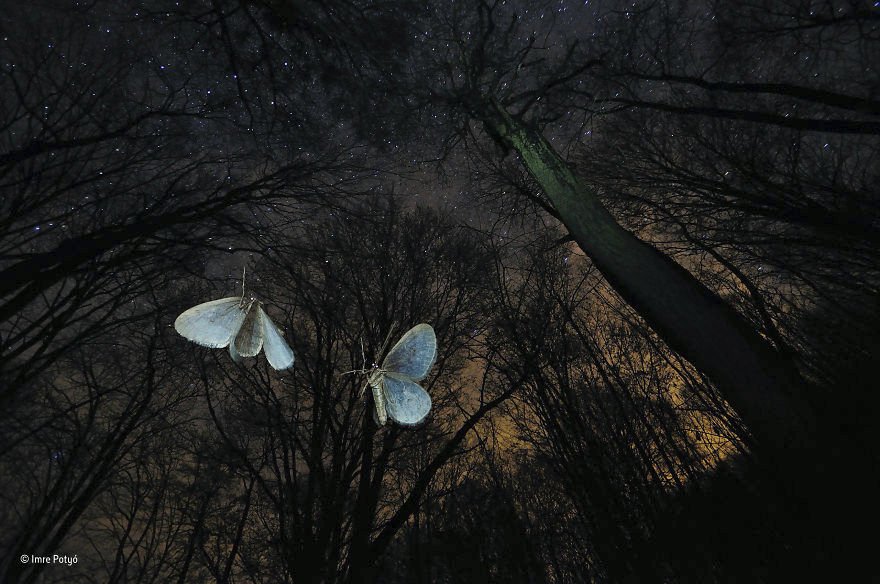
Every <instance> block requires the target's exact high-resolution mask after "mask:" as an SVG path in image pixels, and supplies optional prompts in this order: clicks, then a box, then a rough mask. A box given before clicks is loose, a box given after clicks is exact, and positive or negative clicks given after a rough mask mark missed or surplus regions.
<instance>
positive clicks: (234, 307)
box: [174, 296, 246, 349]
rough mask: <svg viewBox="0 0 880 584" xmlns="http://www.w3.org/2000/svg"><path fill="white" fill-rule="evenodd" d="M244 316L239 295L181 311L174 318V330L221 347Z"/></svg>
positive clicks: (206, 344) (197, 340) (238, 326)
mask: <svg viewBox="0 0 880 584" xmlns="http://www.w3.org/2000/svg"><path fill="white" fill-rule="evenodd" d="M245 316H246V313H245V311H244V310H243V308H242V306H241V298H240V297H238V296H234V297H231V298H221V299H220V300H212V301H210V302H205V303H202V304H199V305H197V306H193V307H192V308H190V309H189V310H186V311H184V312H183V313H181V314H180V316H178V317H177V318H176V319H175V321H174V329H175V330H176V331H177V332H178V333H179V334H180V335H181V336H182V337H183V338H185V339H187V340H190V341H192V342H194V343H196V344H199V345H202V346H203V347H210V348H212V349H222V348H223V347H225V346H227V345H228V344H229V343H230V342H231V341H232V339H234V338H235V335H236V333H238V330H239V329H240V328H241V324H242V322H244V319H245Z"/></svg>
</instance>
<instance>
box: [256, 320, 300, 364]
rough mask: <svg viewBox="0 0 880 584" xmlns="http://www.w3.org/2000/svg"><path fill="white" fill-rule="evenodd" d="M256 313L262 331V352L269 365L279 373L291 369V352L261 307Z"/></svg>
mask: <svg viewBox="0 0 880 584" xmlns="http://www.w3.org/2000/svg"><path fill="white" fill-rule="evenodd" d="M256 312H257V313H258V314H259V317H260V323H261V326H262V329H263V351H264V352H265V353H266V360H267V361H268V362H269V365H271V366H272V367H273V368H275V369H276V370H279V371H280V370H282V369H287V368H289V367H292V366H293V351H292V350H291V348H290V347H289V346H288V344H287V342H285V340H284V337H282V336H281V332H280V331H279V330H278V328H277V327H276V326H275V323H274V322H272V320H271V319H270V318H269V315H268V314H266V312H265V311H264V310H263V308H262V307H261V306H257V310H256Z"/></svg>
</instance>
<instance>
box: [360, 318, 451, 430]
mask: <svg viewBox="0 0 880 584" xmlns="http://www.w3.org/2000/svg"><path fill="white" fill-rule="evenodd" d="M436 357H437V336H436V335H435V334H434V329H433V328H431V325H429V324H424V323H422V324H417V325H416V326H414V327H413V328H411V329H409V330H408V331H407V332H406V334H404V335H403V336H402V337H401V338H400V340H399V341H397V344H396V345H394V346H393V347H392V348H391V350H390V351H389V352H388V355H387V356H386V357H385V360H384V361H382V366H381V367H377V368H375V369H374V370H373V371H372V372H371V373H370V376H369V378H368V380H367V384H368V385H369V386H370V387H371V388H372V390H373V402H374V403H375V405H376V418H377V419H378V421H379V424H380V425H383V426H384V425H385V423H386V422H387V421H388V418H391V420H392V421H394V422H396V423H398V424H400V425H402V426H415V425H417V424H419V423H420V422H421V421H422V420H424V419H425V416H427V415H428V412H429V411H431V396H429V395H428V392H426V391H425V390H424V389H423V388H422V386H420V385H419V384H418V383H416V382H417V381H421V380H422V379H424V378H425V376H426V375H428V370H430V369H431V366H432V365H433V364H434V359H435V358H436Z"/></svg>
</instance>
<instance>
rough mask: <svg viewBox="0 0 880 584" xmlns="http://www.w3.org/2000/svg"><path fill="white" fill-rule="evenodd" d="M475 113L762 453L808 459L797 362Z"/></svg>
mask: <svg viewBox="0 0 880 584" xmlns="http://www.w3.org/2000/svg"><path fill="white" fill-rule="evenodd" d="M476 115H477V116H478V117H479V118H480V119H481V121H482V122H483V123H484V124H486V125H487V129H488V131H489V132H490V133H491V134H493V135H495V136H496V137H497V138H498V139H500V140H502V141H503V142H504V143H505V144H506V145H508V146H510V147H511V148H513V149H515V150H516V151H517V152H518V153H519V155H520V156H521V158H522V161H523V163H524V164H525V166H526V168H527V169H528V171H529V173H530V174H531V175H532V176H533V177H534V178H535V180H536V181H537V182H538V183H539V184H540V185H541V187H542V188H543V190H544V192H545V193H546V194H547V196H548V197H549V198H550V200H551V201H552V203H553V205H554V206H555V208H556V210H557V211H558V212H559V215H560V217H561V219H562V221H563V223H564V224H565V226H566V227H567V228H568V230H569V232H570V233H571V235H572V237H574V239H575V241H576V242H577V243H578V245H579V246H580V247H581V249H583V251H584V252H585V253H586V254H587V255H589V256H590V258H591V259H592V260H593V262H594V264H595V265H596V267H597V268H598V269H599V270H600V271H601V272H602V274H603V275H604V276H605V278H606V279H607V280H608V282H609V283H610V284H611V285H612V287H613V288H614V289H615V290H616V291H617V293H618V294H620V295H621V296H622V297H623V299H624V300H625V301H626V302H628V303H629V304H630V305H631V306H632V307H633V308H635V309H636V310H637V311H638V312H639V314H641V315H642V317H643V318H644V319H645V321H646V322H647V323H648V324H649V325H650V326H651V327H652V328H653V329H654V330H655V331H657V333H658V334H659V335H660V336H661V337H662V338H663V339H664V340H665V341H666V343H667V344H668V345H669V346H670V347H671V348H672V349H674V350H675V351H677V352H679V353H680V354H681V355H682V356H684V357H685V358H686V359H688V360H689V361H690V362H691V363H692V364H693V365H694V366H695V367H696V368H697V369H699V370H700V371H702V372H703V373H705V374H706V375H707V376H708V377H709V378H710V379H711V380H712V381H713V382H714V383H715V385H716V386H717V387H718V388H719V390H720V391H721V392H722V394H723V396H724V398H725V399H726V400H727V401H728V402H729V403H730V404H731V405H732V406H733V408H734V409H735V410H736V412H737V413H738V414H739V416H740V417H741V418H742V420H743V422H744V423H745V424H746V425H747V426H748V428H749V430H750V432H751V434H752V437H753V439H754V441H755V443H757V446H758V451H759V452H760V453H761V454H763V455H765V458H767V456H769V458H770V459H774V460H776V461H780V460H782V459H785V458H789V457H790V455H795V453H796V452H797V453H799V454H800V455H809V453H810V452H811V451H813V446H814V442H815V440H816V436H815V430H816V429H815V420H814V418H813V416H812V414H811V413H810V410H809V409H808V407H807V406H806V404H805V402H804V401H803V399H802V398H801V397H800V395H798V394H799V392H803V391H804V390H805V389H806V388H805V383H804V381H803V380H802V379H801V377H800V375H799V374H798V372H797V370H796V369H795V368H794V366H793V364H791V363H790V362H789V361H787V360H786V359H785V358H783V357H782V356H781V355H779V354H778V353H777V352H776V351H775V350H774V349H773V348H772V346H770V345H769V344H768V343H767V342H766V341H765V340H764V339H763V338H762V337H761V336H760V335H759V334H758V333H757V332H756V331H755V330H754V329H753V328H752V327H751V326H750V325H749V323H748V322H746V321H745V319H743V318H742V317H741V316H740V315H739V314H738V313H737V312H736V311H735V310H734V309H733V308H731V307H730V306H728V305H727V304H726V303H725V302H724V301H723V300H721V299H720V298H719V297H718V296H717V295H715V294H714V293H713V292H712V291H711V290H709V289H708V288H706V287H705V286H703V285H702V284H701V283H700V282H699V281H698V280H697V279H696V278H695V277H694V276H693V275H691V273H690V272H688V271H687V270H685V269H684V268H682V267H681V266H680V265H678V264H677V263H675V262H674V261H673V260H672V259H670V258H669V257H667V256H665V255H664V254H662V253H661V252H660V251H658V250H657V249H655V248H654V247H652V246H651V245H649V244H647V243H645V242H643V241H641V240H640V239H638V238H637V237H636V236H635V235H633V234H632V233H630V232H629V231H627V230H625V229H624V228H623V227H621V226H620V224H618V223H617V221H615V219H614V218H613V217H612V216H611V214H610V213H609V212H608V210H607V209H606V208H605V207H604V206H603V205H602V203H601V202H600V201H599V199H598V197H597V196H596V195H595V193H592V192H590V190H589V189H587V188H586V187H585V186H584V185H583V183H582V182H581V181H580V180H579V179H578V178H577V177H576V176H575V175H574V173H573V172H572V171H571V169H570V168H569V167H568V166H567V164H566V163H565V161H563V160H562V159H561V158H560V156H559V155H558V154H557V153H556V152H555V151H554V150H553V147H552V146H551V145H550V144H549V143H548V142H547V141H546V140H545V139H544V137H543V136H541V135H540V134H539V133H538V132H536V131H534V130H532V129H531V128H528V127H527V126H526V125H525V124H524V123H522V122H521V121H519V120H516V119H514V118H513V117H511V116H510V114H509V113H508V112H507V111H506V110H505V109H504V108H503V107H502V106H501V105H499V104H497V103H494V102H493V103H489V104H485V105H484V106H482V107H480V108H479V109H478V110H477V114H476ZM794 458H795V459H798V460H801V461H803V459H802V458H801V456H797V455H795V456H794ZM767 462H770V461H769V460H768V461H767ZM791 462H793V461H791ZM795 464H797V463H795Z"/></svg>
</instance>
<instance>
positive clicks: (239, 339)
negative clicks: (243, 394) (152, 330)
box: [174, 294, 293, 370]
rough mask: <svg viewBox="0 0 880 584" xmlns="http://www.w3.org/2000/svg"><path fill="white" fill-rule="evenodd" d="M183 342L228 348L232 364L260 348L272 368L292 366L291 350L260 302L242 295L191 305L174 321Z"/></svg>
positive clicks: (253, 355)
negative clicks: (186, 340)
mask: <svg viewBox="0 0 880 584" xmlns="http://www.w3.org/2000/svg"><path fill="white" fill-rule="evenodd" d="M174 329H175V330H176V331H177V332H178V333H180V335H181V336H183V337H184V338H186V339H189V340H190V341H192V342H194V343H196V344H199V345H202V346H203V347H211V348H212V349H222V348H223V347H227V346H228V347H229V355H230V356H231V357H232V360H233V361H239V360H240V359H241V357H255V356H256V355H257V354H258V353H259V352H260V349H262V350H263V351H264V352H265V353H266V360H267V361H269V365H271V366H272V367H274V368H275V369H278V370H281V369H287V368H289V367H292V366H293V351H292V350H291V349H290V347H289V346H288V345H287V343H286V342H285V341H284V337H282V336H281V333H280V332H279V331H278V328H277V327H276V326H275V323H273V322H272V321H271V320H270V319H269V316H268V315H267V314H266V312H265V311H264V310H263V307H262V305H261V303H260V301H259V300H256V299H254V298H248V297H245V296H244V294H242V296H233V297H230V298H221V299H220V300H212V301H211V302H205V303H204V304H199V305H198V306H193V307H192V308H190V309H189V310H187V311H185V312H184V313H182V314H181V315H180V316H178V317H177V319H176V320H175V321H174Z"/></svg>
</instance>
